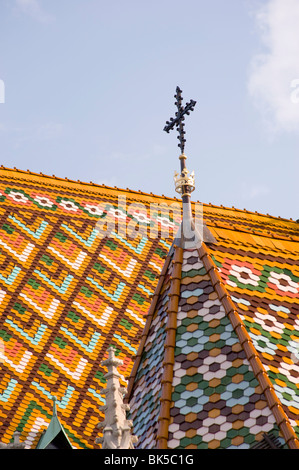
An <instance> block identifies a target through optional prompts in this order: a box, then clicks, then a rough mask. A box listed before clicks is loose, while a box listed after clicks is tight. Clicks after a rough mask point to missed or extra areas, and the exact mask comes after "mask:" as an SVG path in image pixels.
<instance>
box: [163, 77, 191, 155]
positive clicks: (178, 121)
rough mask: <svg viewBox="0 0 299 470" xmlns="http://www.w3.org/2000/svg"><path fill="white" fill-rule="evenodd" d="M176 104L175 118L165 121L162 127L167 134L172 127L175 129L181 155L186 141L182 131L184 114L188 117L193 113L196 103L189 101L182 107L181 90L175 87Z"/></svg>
mask: <svg viewBox="0 0 299 470" xmlns="http://www.w3.org/2000/svg"><path fill="white" fill-rule="evenodd" d="M174 97H175V99H176V102H175V103H174V104H175V105H176V106H177V108H178V110H177V112H176V113H175V116H176V117H175V118H170V121H166V126H165V127H164V129H163V130H164V131H165V132H167V133H168V132H169V131H170V130H171V129H173V128H174V126H176V127H177V131H178V133H179V135H178V136H177V138H178V139H179V141H180V143H179V144H178V147H180V149H181V153H182V154H184V150H185V142H186V139H185V137H184V135H185V134H186V132H185V131H184V125H185V124H184V120H185V114H187V115H189V114H190V111H193V109H194V106H195V105H196V101H193V100H190V103H187V104H186V106H185V107H183V106H182V100H183V97H182V90H181V89H180V88H179V87H178V86H177V87H176V94H175V95H174Z"/></svg>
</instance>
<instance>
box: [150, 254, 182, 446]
mask: <svg viewBox="0 0 299 470" xmlns="http://www.w3.org/2000/svg"><path fill="white" fill-rule="evenodd" d="M172 263H173V270H172V274H171V278H170V279H171V281H170V291H169V294H168V296H169V301H168V305H167V324H166V328H165V331H166V338H165V343H164V348H165V351H164V359H163V374H162V380H161V385H162V386H161V398H160V414H159V417H158V433H157V441H156V446H157V449H167V448H168V446H167V444H168V428H169V424H170V407H171V401H172V382H173V368H174V363H175V356H174V353H175V347H176V330H177V313H178V308H179V300H180V291H181V279H182V264H183V248H181V247H178V246H175V252H174V257H173V261H172Z"/></svg>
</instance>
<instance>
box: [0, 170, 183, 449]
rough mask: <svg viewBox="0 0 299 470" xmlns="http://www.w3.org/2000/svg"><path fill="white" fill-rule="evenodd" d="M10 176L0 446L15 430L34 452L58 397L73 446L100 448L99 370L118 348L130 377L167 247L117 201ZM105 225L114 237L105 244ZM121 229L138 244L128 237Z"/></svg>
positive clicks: (4, 194) (0, 246)
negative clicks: (111, 348)
mask: <svg viewBox="0 0 299 470" xmlns="http://www.w3.org/2000/svg"><path fill="white" fill-rule="evenodd" d="M8 176H9V175H6V178H5V177H2V180H1V185H0V192H1V197H0V309H1V317H0V344H1V353H2V354H1V363H0V379H1V380H0V439H1V441H2V442H4V443H9V442H10V441H11V439H12V436H13V432H14V431H15V430H16V429H17V430H19V431H21V440H22V441H24V442H25V444H26V447H27V448H31V447H33V448H34V447H35V446H36V444H37V441H38V439H39V437H40V435H41V431H42V430H43V429H44V428H45V427H46V426H47V425H48V424H49V422H50V419H51V413H52V398H51V397H52V395H56V397H57V400H58V402H57V404H58V406H57V408H58V413H59V417H60V420H61V423H62V424H63V425H64V427H65V430H66V432H67V434H68V436H69V439H70V441H71V443H72V445H73V446H74V447H77V448H96V447H99V445H96V444H95V438H96V437H98V434H99V433H98V430H97V427H96V425H97V424H98V423H99V421H101V420H102V419H103V415H102V413H101V412H100V411H99V407H100V405H102V404H103V403H104V398H103V397H102V396H101V394H100V392H99V390H100V389H101V388H102V387H103V385H104V384H105V379H104V377H103V376H104V374H105V370H104V369H103V368H102V367H101V365H100V363H101V361H102V360H103V359H104V357H105V354H106V350H107V348H108V347H109V345H111V344H112V345H113V346H114V348H115V350H116V354H117V355H118V356H119V357H120V358H121V360H122V361H123V363H124V365H123V367H122V368H121V372H122V374H123V375H124V376H125V377H128V376H129V374H130V371H131V368H132V364H133V361H134V356H135V354H136V350H137V347H138V343H139V338H140V334H141V332H142V329H143V327H144V324H145V314H146V312H147V309H148V307H149V305H150V295H151V294H152V293H153V291H154V288H155V285H156V282H157V281H156V278H157V275H158V274H159V271H160V269H161V268H162V266H163V257H164V256H165V255H166V253H167V251H168V249H169V247H170V244H169V240H159V239H149V238H148V237H147V236H146V235H147V234H146V233H145V232H144V230H142V227H143V225H142V224H143V219H142V217H141V215H142V214H141V213H140V212H138V211H137V209H136V210H135V211H133V210H132V207H131V206H130V205H129V206H128V207H129V209H131V212H130V210H129V209H128V210H127V212H125V211H124V210H123V209H122V210H120V209H119V208H118V207H119V206H118V197H119V192H118V191H110V193H109V194H107V191H106V192H105V190H102V191H101V192H100V193H96V192H95V193H93V192H92V191H90V188H89V190H88V191H84V188H81V191H80V192H79V194H78V191H77V190H76V188H73V185H72V184H69V185H64V186H60V185H55V184H53V181H52V182H51V183H52V184H50V183H49V184H47V183H48V181H44V180H42V181H38V182H37V181H35V180H32V181H29V180H26V181H24V180H22V178H21V177H19V178H9V177H8ZM54 183H55V182H54ZM128 203H130V204H131V205H132V204H135V202H134V201H132V199H129V198H128ZM147 207H149V206H148V205H147ZM132 214H133V215H132ZM158 215H159V214H158ZM162 216H163V221H162V222H163V223H164V224H166V223H167V220H168V223H169V226H170V227H172V229H173V228H174V227H175V226H176V225H175V223H174V222H173V220H170V219H169V217H168V219H167V213H165V214H163V213H162V214H160V218H161V217H162ZM104 219H105V224H106V225H105V227H106V228H107V227H110V228H111V227H112V230H111V234H110V236H109V237H103V236H99V230H101V229H103V227H104V225H103V224H102V225H101V226H100V227H99V225H98V223H99V220H100V221H101V220H104ZM119 221H123V222H124V223H125V224H126V225H125V226H126V227H127V228H130V227H131V229H132V227H133V228H134V229H135V230H136V228H137V229H139V230H140V233H139V234H138V236H137V237H136V238H135V239H134V238H130V237H127V236H126V235H124V227H123V226H122V227H121V230H120V229H119V226H118V224H119ZM154 223H155V224H156V226H157V227H156V228H157V230H158V229H159V230H160V229H161V221H160V222H159V220H157V219H155V220H154ZM105 227H104V228H105ZM124 385H125V383H124Z"/></svg>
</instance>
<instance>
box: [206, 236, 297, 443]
mask: <svg viewBox="0 0 299 470" xmlns="http://www.w3.org/2000/svg"><path fill="white" fill-rule="evenodd" d="M197 250H198V255H199V258H200V259H201V261H202V263H203V265H204V267H205V269H206V271H207V273H208V274H209V276H210V279H211V282H212V285H213V287H214V289H215V291H216V292H217V295H218V298H219V301H220V302H221V303H222V305H223V308H224V310H225V312H226V315H227V316H228V318H229V320H230V322H231V324H232V327H233V330H234V331H235V333H236V335H237V337H238V339H239V342H240V344H241V347H242V348H243V350H244V352H245V354H246V358H247V360H248V362H249V363H250V365H251V368H252V370H253V373H254V375H255V377H256V379H257V380H258V382H259V384H260V386H261V389H262V392H263V393H264V395H265V397H266V401H267V403H268V406H269V408H270V410H271V411H272V413H273V415H274V418H275V420H276V423H277V425H278V427H279V429H280V431H281V433H282V435H283V437H284V439H285V441H286V443H287V444H288V446H289V448H291V449H299V439H298V437H297V436H296V433H295V431H294V429H293V427H292V426H291V424H290V421H289V418H288V417H287V415H286V413H285V412H284V410H283V408H282V405H281V402H280V400H279V398H278V397H277V395H276V393H275V391H274V388H273V385H272V383H271V381H270V379H269V376H268V374H267V372H266V370H265V368H264V366H263V364H262V362H261V360H260V359H259V357H258V352H257V350H256V349H255V347H254V344H253V342H252V339H251V338H250V336H249V334H248V333H247V330H246V328H245V326H244V324H243V321H242V319H241V318H240V316H239V314H238V312H237V310H236V307H235V304H234V302H233V300H232V298H231V296H230V294H229V293H228V291H227V289H226V288H225V286H224V284H223V282H222V279H221V277H220V274H219V272H218V269H217V267H216V265H215V263H214V261H213V259H212V257H211V255H210V254H209V251H208V248H207V246H206V244H205V243H204V242H202V244H201V247H200V248H198V249H197Z"/></svg>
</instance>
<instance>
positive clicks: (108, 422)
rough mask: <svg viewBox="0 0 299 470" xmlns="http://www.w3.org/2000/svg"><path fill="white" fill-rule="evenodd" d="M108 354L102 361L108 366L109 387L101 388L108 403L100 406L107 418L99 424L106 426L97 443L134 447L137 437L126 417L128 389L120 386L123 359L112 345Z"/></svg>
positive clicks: (114, 446)
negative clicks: (117, 355) (117, 357)
mask: <svg viewBox="0 0 299 470" xmlns="http://www.w3.org/2000/svg"><path fill="white" fill-rule="evenodd" d="M108 354H109V357H108V359H107V360H106V361H103V362H102V366H106V367H107V368H108V373H107V374H106V375H105V378H106V379H107V387H106V389H104V390H101V393H102V394H104V395H105V396H106V405H104V406H102V407H100V410H101V411H104V413H105V420H104V421H102V422H101V423H99V424H98V427H99V428H104V429H103V437H102V438H97V439H96V443H97V444H102V448H103V449H133V448H134V446H133V443H134V442H137V438H136V437H135V436H132V434H131V428H132V426H133V424H132V422H131V421H128V420H127V419H126V411H128V410H129V409H130V407H129V405H126V404H124V403H123V397H124V395H125V393H126V392H127V390H126V388H125V387H122V386H120V383H119V379H120V378H122V376H121V375H120V374H119V372H118V371H117V366H120V365H122V361H120V360H119V359H116V357H115V354H114V349H113V347H112V346H111V347H110V348H109V349H108Z"/></svg>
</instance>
